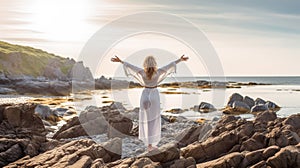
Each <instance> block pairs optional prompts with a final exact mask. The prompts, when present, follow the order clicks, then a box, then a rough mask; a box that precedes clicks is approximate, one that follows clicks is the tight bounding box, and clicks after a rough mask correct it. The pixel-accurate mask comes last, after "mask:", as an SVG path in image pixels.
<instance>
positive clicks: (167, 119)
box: [161, 115, 177, 123]
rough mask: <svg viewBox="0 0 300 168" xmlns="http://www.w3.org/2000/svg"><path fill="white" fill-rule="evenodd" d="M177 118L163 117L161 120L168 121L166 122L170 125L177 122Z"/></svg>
mask: <svg viewBox="0 0 300 168" xmlns="http://www.w3.org/2000/svg"><path fill="white" fill-rule="evenodd" d="M176 118H177V117H176V116H172V115H161V119H162V122H164V121H166V122H169V123H173V122H175V121H176Z"/></svg>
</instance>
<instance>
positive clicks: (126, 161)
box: [103, 157, 137, 168]
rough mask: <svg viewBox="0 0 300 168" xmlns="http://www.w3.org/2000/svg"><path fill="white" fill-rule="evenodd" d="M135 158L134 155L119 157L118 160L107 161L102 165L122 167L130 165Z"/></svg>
mask: <svg viewBox="0 0 300 168" xmlns="http://www.w3.org/2000/svg"><path fill="white" fill-rule="evenodd" d="M136 160H137V158H135V157H133V158H125V159H120V160H116V161H114V162H110V163H107V164H105V166H103V167H124V168H125V167H130V166H131V164H132V163H133V162H134V161H136Z"/></svg>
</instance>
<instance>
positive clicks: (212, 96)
mask: <svg viewBox="0 0 300 168" xmlns="http://www.w3.org/2000/svg"><path fill="white" fill-rule="evenodd" d="M118 79H127V80H132V79H131V78H118ZM218 79H219V78H213V79H209V78H207V77H196V78H194V77H181V78H180V77H177V78H174V77H170V78H167V79H166V80H165V81H164V83H167V82H174V81H196V80H208V81H219V80H218ZM226 81H233V82H256V83H265V84H271V85H253V86H242V88H227V89H192V88H178V89H174V88H158V89H159V91H160V101H161V112H162V114H168V115H182V116H185V117H187V118H190V119H198V118H205V119H213V118H214V117H220V116H221V115H223V114H222V112H221V111H220V110H221V109H222V108H223V107H225V106H226V104H227V101H228V99H229V97H230V96H231V95H232V94H233V93H240V94H241V95H243V96H250V97H252V98H253V99H256V98H258V97H259V98H262V99H264V100H269V101H273V102H275V103H276V104H278V105H279V106H280V107H282V108H281V110H280V111H278V112H277V114H278V116H280V117H287V116H290V115H292V114H297V113H300V77H226ZM142 91H143V88H133V89H120V90H94V91H92V94H91V95H87V94H82V95H80V94H74V95H72V96H71V97H74V96H75V97H77V98H83V99H82V100H81V101H77V102H66V103H64V104H63V105H66V106H74V107H75V108H76V110H77V111H79V112H80V111H81V110H83V109H84V108H85V107H87V106H90V105H94V106H105V105H109V104H110V102H111V101H117V102H121V103H123V104H124V106H125V107H126V108H127V109H133V108H135V107H139V100H140V96H141V93H142ZM166 91H167V92H169V91H171V92H183V93H185V94H165V93H164V92H166ZM31 98H33V97H28V96H11V95H1V96H0V103H1V102H6V103H7V102H15V101H16V100H22V101H26V100H28V99H31ZM35 98H37V97H35ZM52 98H55V97H52ZM201 102H208V103H212V104H213V105H214V106H215V107H216V108H218V109H219V111H217V112H213V113H199V112H194V111H193V110H191V108H192V107H193V106H194V105H199V104H200V103H201ZM174 108H181V109H184V110H186V111H185V112H184V113H182V114H170V113H166V112H165V111H166V110H170V109H174ZM241 117H244V118H253V115H251V114H245V115H241Z"/></svg>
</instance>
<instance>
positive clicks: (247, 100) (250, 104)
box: [243, 96, 255, 108]
mask: <svg viewBox="0 0 300 168" xmlns="http://www.w3.org/2000/svg"><path fill="white" fill-rule="evenodd" d="M243 102H244V103H246V104H247V105H248V106H249V107H250V108H252V107H253V106H254V105H255V101H254V100H253V99H252V98H251V97H249V96H245V97H244V99H243Z"/></svg>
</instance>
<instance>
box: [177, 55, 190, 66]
mask: <svg viewBox="0 0 300 168" xmlns="http://www.w3.org/2000/svg"><path fill="white" fill-rule="evenodd" d="M188 59H189V57H185V56H184V54H183V55H182V56H181V57H180V58H179V59H178V60H176V61H175V63H176V64H178V63H179V62H181V61H187V60H188Z"/></svg>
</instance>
